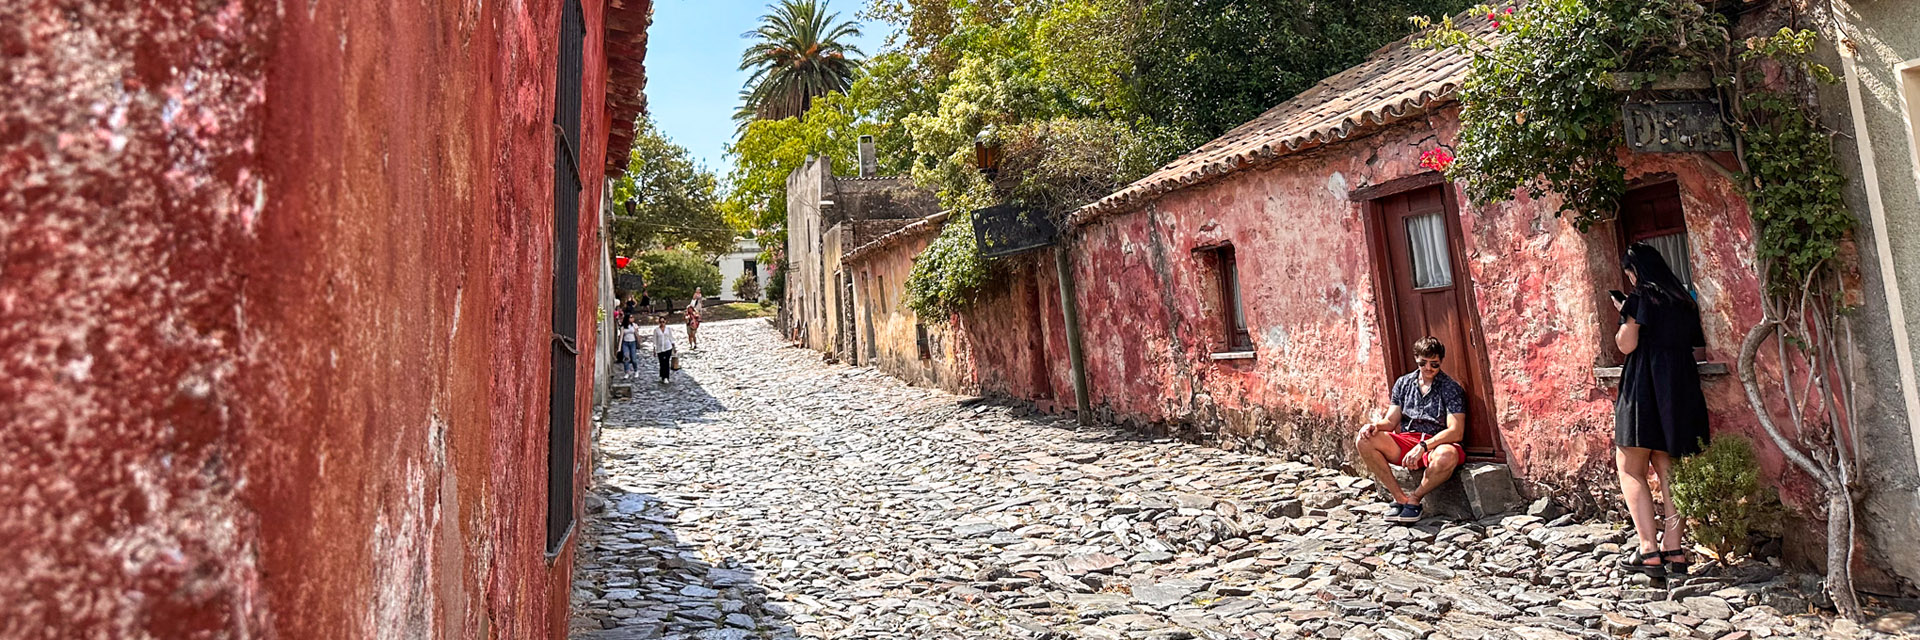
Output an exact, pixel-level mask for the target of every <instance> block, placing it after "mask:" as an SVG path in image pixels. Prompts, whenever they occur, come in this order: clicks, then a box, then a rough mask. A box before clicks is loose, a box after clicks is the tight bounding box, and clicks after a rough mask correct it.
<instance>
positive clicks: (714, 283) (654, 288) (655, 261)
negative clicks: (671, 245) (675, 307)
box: [628, 249, 720, 302]
mask: <svg viewBox="0 0 1920 640" xmlns="http://www.w3.org/2000/svg"><path fill="white" fill-rule="evenodd" d="M635 265H638V266H637V267H636V266H635ZM628 266H629V267H630V268H636V269H638V270H639V271H640V272H641V273H644V274H646V278H647V294H648V295H651V296H653V298H654V299H656V300H663V301H667V302H673V301H675V300H690V299H692V298H693V290H694V289H700V290H701V294H702V295H713V294H717V293H719V292H720V268H719V267H716V266H713V263H710V262H707V261H706V260H705V259H704V258H701V257H700V256H697V255H694V254H693V252H691V251H687V250H685V249H656V250H653V251H648V252H646V253H643V254H640V256H639V257H638V258H636V259H635V260H634V261H633V262H631V263H628Z"/></svg>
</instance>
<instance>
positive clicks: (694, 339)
mask: <svg viewBox="0 0 1920 640" xmlns="http://www.w3.org/2000/svg"><path fill="white" fill-rule="evenodd" d="M702 297H703V296H701V295H700V288H699V287H694V288H693V302H689V303H687V314H686V315H687V345H688V347H687V348H689V349H693V350H694V351H699V350H700V300H701V298H702Z"/></svg>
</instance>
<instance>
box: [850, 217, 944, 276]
mask: <svg viewBox="0 0 1920 640" xmlns="http://www.w3.org/2000/svg"><path fill="white" fill-rule="evenodd" d="M951 213H952V212H951V211H942V212H939V213H936V214H933V215H930V216H927V217H924V218H921V219H919V220H915V221H913V222H911V223H908V224H907V226H904V227H900V228H899V229H897V230H894V231H890V232H887V233H886V234H884V235H881V236H880V237H878V238H874V239H873V241H871V242H868V243H866V244H863V245H860V246H858V247H854V248H853V250H852V251H848V252H847V253H846V254H845V255H842V256H840V264H843V265H850V264H853V261H855V260H858V259H860V258H861V257H863V256H865V255H867V254H870V253H873V252H875V251H879V250H881V249H885V248H887V247H890V246H893V245H895V244H898V243H899V242H901V241H903V240H906V239H907V238H911V237H915V236H919V235H922V234H925V233H927V232H929V231H937V230H939V228H940V224H941V223H944V222H946V221H947V216H948V215H949V214H951Z"/></svg>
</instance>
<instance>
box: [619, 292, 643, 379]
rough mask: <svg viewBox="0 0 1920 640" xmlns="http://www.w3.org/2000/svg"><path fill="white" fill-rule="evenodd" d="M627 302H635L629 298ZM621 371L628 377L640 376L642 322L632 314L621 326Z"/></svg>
mask: <svg viewBox="0 0 1920 640" xmlns="http://www.w3.org/2000/svg"><path fill="white" fill-rule="evenodd" d="M627 302H633V301H632V300H628V301H627ZM620 356H621V357H622V360H621V361H620V371H621V372H622V373H625V374H626V376H627V379H629V380H631V379H633V378H636V377H639V376H640V322H639V321H638V320H635V319H634V318H633V316H632V315H631V314H629V315H627V316H626V317H625V318H624V319H623V322H622V324H621V326H620Z"/></svg>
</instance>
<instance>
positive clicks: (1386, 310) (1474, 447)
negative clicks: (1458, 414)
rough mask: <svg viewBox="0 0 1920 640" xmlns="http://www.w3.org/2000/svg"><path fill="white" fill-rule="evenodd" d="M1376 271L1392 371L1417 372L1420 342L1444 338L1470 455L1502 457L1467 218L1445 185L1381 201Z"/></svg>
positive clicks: (1447, 366)
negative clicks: (1463, 408)
mask: <svg viewBox="0 0 1920 640" xmlns="http://www.w3.org/2000/svg"><path fill="white" fill-rule="evenodd" d="M1372 209H1373V211H1374V220H1373V222H1374V229H1375V242H1374V264H1375V265H1380V267H1381V268H1380V269H1379V272H1380V274H1381V275H1382V276H1383V278H1384V281H1383V282H1381V283H1380V284H1381V295H1380V301H1379V304H1380V305H1381V309H1380V320H1381V324H1382V325H1383V326H1384V327H1385V328H1386V332H1385V333H1386V336H1385V337H1386V353H1387V371H1388V375H1389V376H1391V378H1398V377H1399V376H1401V375H1405V374H1406V373H1407V372H1409V371H1413V369H1414V364H1413V342H1414V341H1415V340H1419V339H1420V338H1422V337H1424V336H1433V337H1436V338H1439V339H1440V341H1441V342H1442V343H1444V344H1445V345H1446V347H1447V357H1446V364H1445V365H1444V368H1443V369H1442V370H1443V371H1446V373H1447V375H1448V376H1451V377H1452V378H1453V379H1454V380H1455V381H1457V382H1459V383H1460V386H1461V387H1464V388H1466V390H1467V436H1466V448H1467V455H1468V456H1469V457H1473V458H1480V459H1490V458H1493V459H1497V458H1499V457H1501V454H1500V448H1499V437H1498V434H1497V433H1495V432H1494V427H1493V425H1494V421H1493V402H1492V399H1493V398H1492V389H1493V387H1492V384H1490V383H1489V380H1490V378H1489V376H1488V375H1487V369H1488V367H1487V357H1486V352H1487V350H1486V347H1485V345H1484V342H1483V341H1482V340H1481V338H1480V330H1479V316H1478V315H1477V314H1476V313H1475V312H1474V307H1473V304H1472V295H1471V290H1472V286H1471V285H1472V283H1471V282H1469V281H1468V280H1467V277H1466V269H1465V263H1466V260H1465V254H1464V252H1463V251H1462V250H1461V248H1460V217H1459V216H1458V215H1457V214H1455V213H1454V210H1453V207H1452V205H1451V202H1450V201H1449V200H1448V199H1447V192H1446V188H1445V187H1444V186H1433V187H1426V188H1421V189H1415V190H1412V191H1407V192H1404V193H1399V194H1395V195H1391V196H1387V197H1384V198H1381V199H1379V200H1375V201H1373V207H1372Z"/></svg>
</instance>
